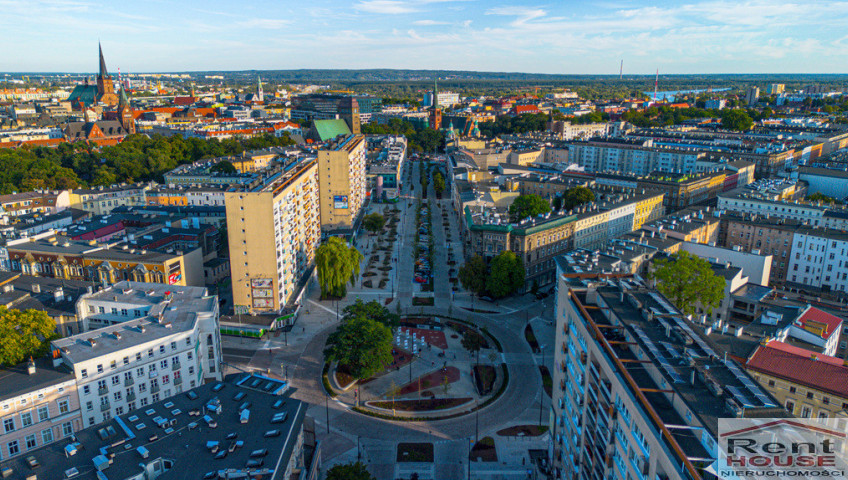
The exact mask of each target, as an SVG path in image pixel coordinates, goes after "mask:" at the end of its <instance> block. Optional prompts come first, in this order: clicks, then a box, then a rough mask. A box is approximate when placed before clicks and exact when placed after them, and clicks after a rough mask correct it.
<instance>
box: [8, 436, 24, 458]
mask: <svg viewBox="0 0 848 480" xmlns="http://www.w3.org/2000/svg"><path fill="white" fill-rule="evenodd" d="M20 451H21V449H20V447H18V441H17V440H15V441H13V442H9V456H10V457H11V456H13V455H17V454H18V453H20Z"/></svg>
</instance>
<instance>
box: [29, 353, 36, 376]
mask: <svg viewBox="0 0 848 480" xmlns="http://www.w3.org/2000/svg"><path fill="white" fill-rule="evenodd" d="M27 375H35V360H33V359H32V357H29V362H27Z"/></svg>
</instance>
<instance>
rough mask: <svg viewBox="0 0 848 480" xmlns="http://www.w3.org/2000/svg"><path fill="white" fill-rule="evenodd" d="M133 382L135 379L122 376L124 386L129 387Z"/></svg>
mask: <svg viewBox="0 0 848 480" xmlns="http://www.w3.org/2000/svg"><path fill="white" fill-rule="evenodd" d="M134 383H135V380H133V379H132V377H129V378H126V377H125V378H124V386H125V387H131V386H132V385H133V384H134Z"/></svg>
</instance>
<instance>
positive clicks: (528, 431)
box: [498, 425, 548, 437]
mask: <svg viewBox="0 0 848 480" xmlns="http://www.w3.org/2000/svg"><path fill="white" fill-rule="evenodd" d="M547 432H548V427H547V425H515V426H514V427H509V428H504V429H502V430H498V435H500V436H502V437H541V436H542V435H544V434H545V433H547Z"/></svg>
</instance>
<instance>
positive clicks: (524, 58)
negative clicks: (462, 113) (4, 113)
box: [0, 0, 848, 74]
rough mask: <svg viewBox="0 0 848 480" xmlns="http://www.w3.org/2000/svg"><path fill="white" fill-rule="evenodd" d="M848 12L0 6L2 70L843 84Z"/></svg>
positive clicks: (396, 1) (777, 2)
mask: <svg viewBox="0 0 848 480" xmlns="http://www.w3.org/2000/svg"><path fill="white" fill-rule="evenodd" d="M846 25H848V2H830V1H823V2H820V1H816V0H811V1H809V2H801V1H800V0H798V1H796V2H788V1H783V0H774V1H761V0H753V1H741V2H734V1H725V0H703V1H698V0H682V1H678V2H674V1H665V0H663V1H659V2H619V1H616V0H609V1H604V0H601V1H600V2H581V1H573V0H568V1H562V0H561V1H548V2H535V1H527V0H506V1H500V0H489V1H484V0H467V1H458V0H352V1H347V2H346V1H339V0H301V1H298V2H293V1H289V0H277V1H269V0H243V1H239V2H235V1H231V2H225V1H217V0H206V1H194V0H186V1H162V0H144V1H130V2H127V1H110V2H100V1H87V0H30V1H18V0H0V44H2V45H3V47H2V48H0V71H80V72H85V71H89V72H90V71H94V70H95V69H96V68H97V58H96V53H97V41H98V39H100V40H101V41H102V42H103V50H104V53H105V55H106V60H107V63H108V65H109V68H110V70H117V68H118V67H120V68H121V71H122V72H149V71H188V70H243V69H263V70H264V69H294V68H409V69H418V68H422V69H462V70H480V71H514V72H537V73H564V74H579V73H601V74H617V73H618V68H619V61H620V60H621V59H624V71H625V73H630V74H651V73H653V72H654V70H655V69H656V68H659V69H660V72H661V73H844V72H846V70H848V69H846V65H848V29H846V28H845V27H846Z"/></svg>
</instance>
